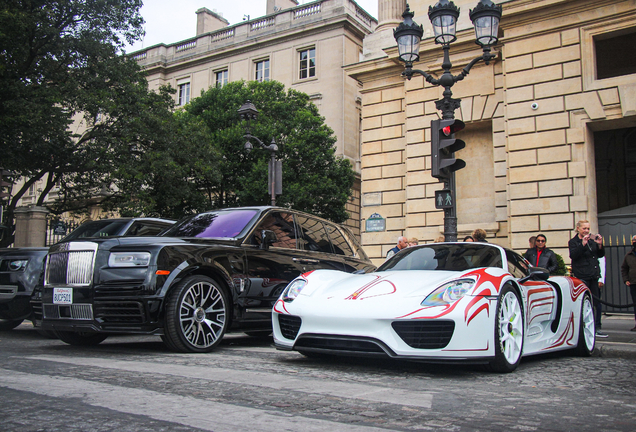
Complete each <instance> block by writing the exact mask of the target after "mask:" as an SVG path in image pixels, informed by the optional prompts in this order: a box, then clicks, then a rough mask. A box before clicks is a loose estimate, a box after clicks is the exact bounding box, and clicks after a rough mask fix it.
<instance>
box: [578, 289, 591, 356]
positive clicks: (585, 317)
mask: <svg viewBox="0 0 636 432" xmlns="http://www.w3.org/2000/svg"><path fill="white" fill-rule="evenodd" d="M595 345H596V323H595V321H594V306H593V305H592V300H591V299H590V296H589V295H587V294H586V295H585V297H584V298H583V301H582V302H581V317H580V320H579V338H578V341H577V343H576V348H574V352H575V353H576V354H577V355H579V356H581V357H589V356H591V355H592V351H594V346H595Z"/></svg>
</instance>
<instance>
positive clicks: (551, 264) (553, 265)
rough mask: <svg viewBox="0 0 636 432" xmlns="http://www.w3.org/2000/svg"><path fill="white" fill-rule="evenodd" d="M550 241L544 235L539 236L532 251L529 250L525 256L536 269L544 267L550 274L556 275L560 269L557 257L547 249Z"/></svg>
mask: <svg viewBox="0 0 636 432" xmlns="http://www.w3.org/2000/svg"><path fill="white" fill-rule="evenodd" d="M547 241H548V239H547V238H546V236H544V235H543V234H539V235H537V237H536V239H535V244H534V247H533V248H532V249H528V250H527V251H526V253H525V254H523V256H524V257H525V258H526V259H527V260H528V261H530V264H532V265H533V266H535V267H543V268H544V269H546V270H548V271H549V272H550V274H554V272H555V271H556V269H557V268H558V267H559V264H558V263H557V259H556V255H555V254H554V252H552V250H550V249H548V248H547V247H546V243H547Z"/></svg>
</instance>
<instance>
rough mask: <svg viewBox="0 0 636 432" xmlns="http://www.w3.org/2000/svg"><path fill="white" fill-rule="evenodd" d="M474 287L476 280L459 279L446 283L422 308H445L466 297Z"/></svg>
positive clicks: (425, 301)
mask: <svg viewBox="0 0 636 432" xmlns="http://www.w3.org/2000/svg"><path fill="white" fill-rule="evenodd" d="M474 286H475V280H474V279H457V280H454V281H450V282H446V283H445V284H444V285H442V286H440V287H439V288H437V289H436V290H435V291H433V292H432V293H430V294H429V295H428V296H427V297H426V298H425V299H424V301H423V302H422V303H421V304H422V306H444V305H447V304H450V303H454V302H456V301H457V300H459V299H460V298H462V297H464V296H465V295H466V293H467V292H468V291H470V290H471V289H472V288H473V287H474Z"/></svg>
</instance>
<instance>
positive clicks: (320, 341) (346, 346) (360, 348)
mask: <svg viewBox="0 0 636 432" xmlns="http://www.w3.org/2000/svg"><path fill="white" fill-rule="evenodd" d="M303 348H312V349H317V350H327V351H341V352H348V353H366V354H382V355H385V354H386V352H385V351H384V350H383V349H382V347H381V346H380V345H378V344H377V343H375V342H373V341H370V340H365V339H359V338H353V337H346V336H345V337H342V336H326V335H320V336H311V335H305V336H301V338H300V339H299V340H298V342H296V345H294V349H297V350H300V351H302V349H303Z"/></svg>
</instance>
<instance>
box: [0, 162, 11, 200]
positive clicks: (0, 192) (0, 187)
mask: <svg viewBox="0 0 636 432" xmlns="http://www.w3.org/2000/svg"><path fill="white" fill-rule="evenodd" d="M10 175H11V173H10V172H9V171H7V170H6V169H3V168H0V199H2V198H7V197H8V196H10V195H11V187H12V186H13V184H12V183H9V182H8V181H6V180H5V179H6V178H7V177H8V176H10ZM4 188H9V191H8V192H5V191H4Z"/></svg>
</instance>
